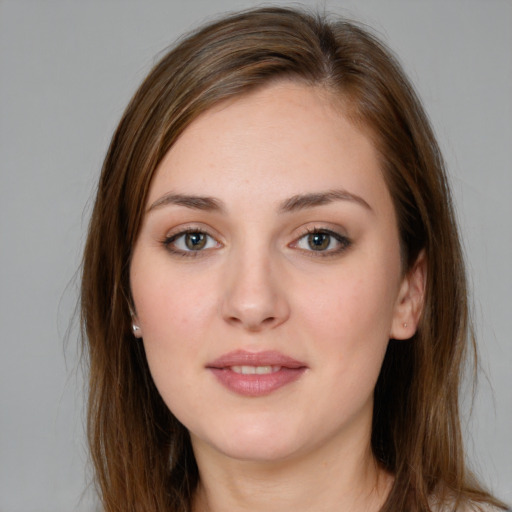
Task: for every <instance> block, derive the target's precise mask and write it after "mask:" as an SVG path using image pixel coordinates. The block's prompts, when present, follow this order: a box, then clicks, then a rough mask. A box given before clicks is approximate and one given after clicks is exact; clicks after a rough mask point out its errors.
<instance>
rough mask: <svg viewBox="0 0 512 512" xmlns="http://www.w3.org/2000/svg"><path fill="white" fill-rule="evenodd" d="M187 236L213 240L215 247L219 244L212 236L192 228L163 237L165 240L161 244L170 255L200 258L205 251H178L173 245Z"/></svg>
mask: <svg viewBox="0 0 512 512" xmlns="http://www.w3.org/2000/svg"><path fill="white" fill-rule="evenodd" d="M187 235H204V236H205V237H207V238H208V239H211V240H214V241H215V243H216V244H217V245H219V242H217V241H216V240H215V238H214V237H213V236H211V235H210V234H209V233H208V232H207V231H205V230H203V229H200V228H194V227H191V228H187V229H184V230H182V231H180V232H179V233H175V234H173V235H170V236H167V237H165V239H164V240H163V242H162V243H163V245H164V246H165V248H166V249H167V250H168V251H170V252H171V253H172V254H175V255H177V256H183V257H186V258H196V257H198V256H200V253H201V252H204V250H205V249H199V250H193V249H190V250H188V251H187V250H184V249H178V248H176V247H175V245H174V244H175V243H176V241H177V240H179V239H180V238H182V237H185V236H187ZM206 244H208V241H206ZM207 249H211V247H208V248H207Z"/></svg>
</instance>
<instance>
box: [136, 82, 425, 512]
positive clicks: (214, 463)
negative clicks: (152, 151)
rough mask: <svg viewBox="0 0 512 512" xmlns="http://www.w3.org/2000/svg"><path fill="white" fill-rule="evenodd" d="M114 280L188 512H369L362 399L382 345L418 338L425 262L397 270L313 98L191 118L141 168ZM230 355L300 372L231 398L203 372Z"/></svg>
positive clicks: (277, 95) (376, 493) (391, 216)
mask: <svg viewBox="0 0 512 512" xmlns="http://www.w3.org/2000/svg"><path fill="white" fill-rule="evenodd" d="M130 278H131V287H132V294H133V300H134V317H133V321H134V322H135V323H136V324H137V325H138V326H139V327H140V330H139V331H137V336H139V337H141V338H142V341H143V343H144V347H145V350H146V355H147V358H148V363H149V366H150V370H151V373H152V376H153V379H154V381H155V384H156V386H157V388H158V390H159V392H160V394H161V395H162V397H163V399H164V401H165V402H166V404H167V406H168V407H169V408H170V409H171V411H172V412H173V413H174V414H175V415H176V417H177V418H178V419H179V420H180V421H181V422H182V423H183V424H184V425H185V427H186V428H187V429H188V430H189V432H190V435H191V440H192V445H193V448H194V453H195V455H196V459H197V463H198V467H199V471H200V484H199V488H198V492H197V495H196V498H195V502H194V509H195V510H196V511H211V512H217V511H226V510H230V511H234V510H250V511H255V512H256V511H262V512H263V511H265V512H271V511H280V512H282V511H285V510H289V511H294V512H301V511H306V510H308V511H312V510H314V511H315V512H320V511H322V512H330V511H340V510H351V511H355V512H357V511H365V512H371V511H377V510H379V508H380V507H381V505H382V503H383V502H384V501H385V498H386V496H387V493H388V492H389V488H390V486H391V484H392V476H391V475H389V474H387V473H386V472H385V471H383V470H382V469H381V468H380V466H379V465H378V464H377V463H376V461H375V460H374V458H373V455H372V452H371V447H370V436H371V421H372V409H373V389H374V386H375V382H376V380H377V377H378V374H379V370H380V367H381V364H382V360H383V357H384V354H385V350H386V347H387V343H388V340H389V338H395V339H403V340H407V339H408V338H410V337H411V336H412V335H413V334H414V332H415V330H416V327H417V323H418V320H419V317H420V314H421V307H422V301H423V290H424V284H425V261H424V258H423V256H420V258H419V259H418V261H417V263H416V265H415V266H414V267H413V268H412V269H411V270H409V271H407V272H405V271H404V269H403V268H402V265H401V259H400V245H399V237H398V230H397V225H396V215H395V212H394V208H393V204H392V200H391V197H390V195H389V191H388V190H387V187H386V184H385V181H384V178H383V176H382V173H381V170H380V165H379V160H378V156H377V152H376V150H375V148H374V146H373V144H372V142H371V140H370V139H369V138H368V137H367V136H366V135H365V134H364V133H363V132H362V131H360V130H359V129H358V128H356V127H355V126H354V125H353V124H351V123H350V122H349V121H348V120H347V118H346V117H345V116H344V115H343V111H342V108H341V107H339V106H337V105H336V104H335V102H334V99H333V98H332V97H331V96H330V94H329V93H328V92H326V91H325V90H322V89H319V88H313V87H309V86H306V85H301V84H296V83H291V82H281V83H277V84H272V85H270V86H267V87H265V88H263V89H260V90H258V91H255V92H252V93H250V94H248V95H246V96H242V97H240V98H237V99H235V100H232V101H230V102H226V103H223V104H221V105H219V106H217V107H215V108H214V109H212V110H210V111H208V112H206V113H204V114H202V115H201V116H200V117H199V118H198V119H197V120H195V121H194V122H193V123H192V124H191V125H190V126H189V127H188V128H187V129H186V130H185V132H184V133H183V135H182V136H181V137H180V138H179V139H178V141H177V142H176V144H175V145H174V146H173V147H172V148H171V150H170V151H169V152H168V154H167V155H166V156H165V158H164V159H163V161H162V162H161V164H160V166H159V168H158V169H157V172H156V175H155V177H154V179H153V182H152V185H151V188H150V191H149V197H148V200H147V209H146V215H145V218H144V222H143V225H142V228H141V232H140V235H139V238H138V240H137V243H136V245H135V248H134V252H133V258H132V263H131V269H130ZM405 342H406V341H405ZM240 350H242V351H245V352H248V353H258V352H261V351H273V352H278V353H280V354H284V355H285V356H286V357H290V358H293V359H294V360H297V361H300V362H301V364H302V365H303V369H302V370H301V373H300V377H299V378H297V379H296V380H294V381H292V382H290V383H287V384H286V385H283V386H282V387H279V388H278V389H275V390H273V391H271V392H269V393H267V394H263V395H262V396H245V395H243V394H240V393H238V392H235V391H233V390H232V389H228V388H227V387H226V386H225V385H223V383H222V382H220V381H219V380H218V379H217V378H216V377H215V375H213V374H212V372H211V371H210V369H209V364H210V363H211V361H213V360H215V359H217V358H219V357H221V356H223V355H224V354H226V353H230V352H232V351H240ZM272 371H274V370H272Z"/></svg>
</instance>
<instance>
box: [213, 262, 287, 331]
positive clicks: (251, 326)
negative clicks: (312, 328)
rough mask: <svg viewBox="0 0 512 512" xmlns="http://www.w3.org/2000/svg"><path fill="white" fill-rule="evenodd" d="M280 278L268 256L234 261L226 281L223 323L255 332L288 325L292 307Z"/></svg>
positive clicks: (230, 263)
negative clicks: (285, 323)
mask: <svg viewBox="0 0 512 512" xmlns="http://www.w3.org/2000/svg"><path fill="white" fill-rule="evenodd" d="M278 274H279V272H278V269H275V268H273V265H272V261H271V257H270V255H268V254H261V255H259V256H257V257H255V256H253V255H252V256H245V257H244V256H243V255H237V256H235V257H233V259H232V261H230V262H229V268H228V271H227V276H226V279H225V281H224V295H223V299H222V316H223V318H224V320H225V321H226V322H228V323H229V324H231V325H233V326H238V327H241V328H243V329H246V330H248V331H252V332H258V331H262V330H265V329H272V328H275V327H277V326H279V325H281V324H282V323H283V322H285V321H286V320H287V319H288V317H289V315H290V307H289V303H288V300H287V297H286V293H285V290H284V286H283V283H282V281H281V280H280V279H279V275H278Z"/></svg>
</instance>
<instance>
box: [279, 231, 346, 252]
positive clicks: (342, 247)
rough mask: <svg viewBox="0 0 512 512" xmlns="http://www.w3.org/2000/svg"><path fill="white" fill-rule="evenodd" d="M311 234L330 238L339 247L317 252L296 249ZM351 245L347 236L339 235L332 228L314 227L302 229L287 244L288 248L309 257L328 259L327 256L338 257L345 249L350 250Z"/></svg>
mask: <svg viewBox="0 0 512 512" xmlns="http://www.w3.org/2000/svg"><path fill="white" fill-rule="evenodd" d="M312 234H325V235H328V236H331V237H333V238H334V239H335V240H336V242H337V243H338V244H339V246H338V247H337V248H335V249H328V250H319V251H315V250H314V249H302V248H300V247H298V244H299V241H300V240H302V239H303V238H305V237H307V236H309V235H312ZM352 243H353V242H352V240H351V239H350V238H349V237H348V236H346V235H344V234H342V233H340V232H339V231H337V230H334V229H332V228H328V227H325V226H318V225H316V226H313V227H306V228H304V229H303V230H302V231H301V233H300V234H299V235H298V236H297V237H296V238H295V239H294V241H293V242H292V243H291V244H289V247H291V248H294V249H298V250H300V251H302V252H303V253H305V254H307V255H308V256H311V257H329V256H338V255H340V254H342V253H344V252H345V251H346V250H347V249H349V248H350V246H351V245H352Z"/></svg>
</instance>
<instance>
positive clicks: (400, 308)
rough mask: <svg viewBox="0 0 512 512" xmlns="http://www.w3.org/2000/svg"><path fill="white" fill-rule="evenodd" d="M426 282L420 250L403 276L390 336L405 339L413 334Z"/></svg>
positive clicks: (416, 325) (424, 259)
mask: <svg viewBox="0 0 512 512" xmlns="http://www.w3.org/2000/svg"><path fill="white" fill-rule="evenodd" d="M426 283H427V258H426V256H425V251H421V252H420V254H419V256H418V258H417V259H416V262H415V263H414V265H413V267H412V268H411V270H410V271H409V272H408V273H407V275H405V276H404V278H403V280H402V283H401V285H400V290H399V293H398V297H397V300H396V304H395V311H394V315H393V322H392V324H391V333H390V338H393V339H396V340H406V339H409V338H411V337H412V336H414V334H415V333H416V329H417V327H418V322H419V320H420V317H421V312H422V310H423V302H424V299H425V287H426Z"/></svg>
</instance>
